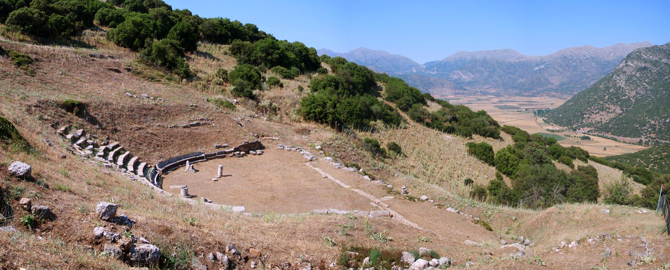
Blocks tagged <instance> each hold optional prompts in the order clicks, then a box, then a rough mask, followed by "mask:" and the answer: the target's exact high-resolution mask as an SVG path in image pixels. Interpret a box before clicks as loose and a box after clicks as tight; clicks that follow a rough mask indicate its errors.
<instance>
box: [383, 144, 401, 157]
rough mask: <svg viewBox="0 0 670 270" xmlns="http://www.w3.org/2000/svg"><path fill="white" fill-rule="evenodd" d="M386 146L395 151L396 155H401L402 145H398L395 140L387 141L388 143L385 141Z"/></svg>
mask: <svg viewBox="0 0 670 270" xmlns="http://www.w3.org/2000/svg"><path fill="white" fill-rule="evenodd" d="M386 148H387V149H388V150H389V151H391V152H393V153H395V154H396V155H402V147H400V145H399V144H397V143H395V142H389V143H387V144H386Z"/></svg>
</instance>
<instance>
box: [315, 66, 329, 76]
mask: <svg viewBox="0 0 670 270" xmlns="http://www.w3.org/2000/svg"><path fill="white" fill-rule="evenodd" d="M316 73H318V74H319V75H326V74H328V69H326V68H325V67H320V68H318V69H317V70H316Z"/></svg>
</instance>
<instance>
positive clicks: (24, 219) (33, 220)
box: [21, 214, 37, 230]
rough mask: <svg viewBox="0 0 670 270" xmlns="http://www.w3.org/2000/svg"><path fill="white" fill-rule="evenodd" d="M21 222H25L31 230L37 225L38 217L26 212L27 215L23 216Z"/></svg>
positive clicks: (24, 224)
mask: <svg viewBox="0 0 670 270" xmlns="http://www.w3.org/2000/svg"><path fill="white" fill-rule="evenodd" d="M21 224H23V226H25V227H26V228H28V229H29V230H32V229H33V228H34V227H35V225H37V219H36V218H35V216H33V215H31V214H26V215H25V216H23V217H21Z"/></svg>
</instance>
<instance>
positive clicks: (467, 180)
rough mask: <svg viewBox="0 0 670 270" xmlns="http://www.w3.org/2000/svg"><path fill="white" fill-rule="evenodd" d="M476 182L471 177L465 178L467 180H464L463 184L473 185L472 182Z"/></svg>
mask: <svg viewBox="0 0 670 270" xmlns="http://www.w3.org/2000/svg"><path fill="white" fill-rule="evenodd" d="M474 183H475V181H473V180H472V179H470V178H465V180H463V185H466V186H472V184H474Z"/></svg>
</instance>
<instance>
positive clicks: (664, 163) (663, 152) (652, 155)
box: [605, 144, 670, 173]
mask: <svg viewBox="0 0 670 270" xmlns="http://www.w3.org/2000/svg"><path fill="white" fill-rule="evenodd" d="M605 159H607V160H609V161H613V162H621V163H626V164H629V165H632V166H636V167H644V168H648V169H650V170H654V171H659V172H661V173H670V144H661V145H659V146H654V147H651V148H649V149H645V150H642V151H639V152H636V153H631V154H625V155H620V156H611V157H607V158H605Z"/></svg>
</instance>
